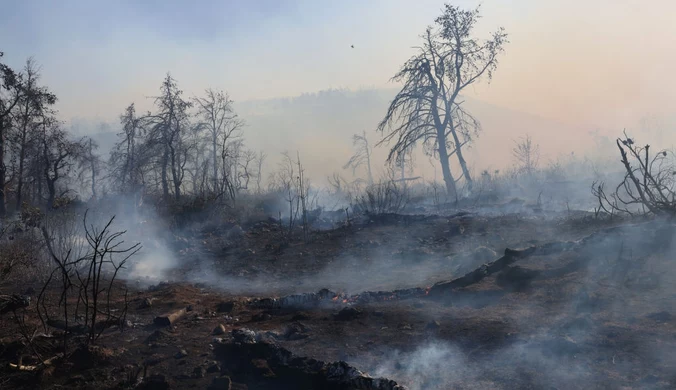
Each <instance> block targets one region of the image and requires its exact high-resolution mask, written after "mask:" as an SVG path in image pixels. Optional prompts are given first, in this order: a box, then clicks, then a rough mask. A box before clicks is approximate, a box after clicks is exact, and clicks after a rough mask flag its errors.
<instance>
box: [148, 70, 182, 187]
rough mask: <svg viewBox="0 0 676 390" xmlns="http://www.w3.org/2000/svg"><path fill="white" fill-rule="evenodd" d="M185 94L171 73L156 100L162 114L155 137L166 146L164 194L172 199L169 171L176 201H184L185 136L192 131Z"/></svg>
mask: <svg viewBox="0 0 676 390" xmlns="http://www.w3.org/2000/svg"><path fill="white" fill-rule="evenodd" d="M182 95H183V91H181V90H180V89H179V88H178V85H177V83H176V80H175V79H174V78H173V77H171V75H169V74H167V76H166V77H165V78H164V81H163V82H162V86H161V87H160V96H157V97H155V105H156V106H157V108H158V112H157V113H156V114H155V115H153V116H152V120H154V124H155V126H154V127H155V130H156V131H154V132H153V133H152V134H155V136H156V137H159V139H158V141H159V143H160V144H161V145H162V149H163V150H162V157H161V162H160V168H161V181H162V193H163V195H164V198H165V199H168V198H169V176H168V173H169V171H170V172H171V182H172V184H173V192H174V198H175V199H176V200H179V199H180V198H181V184H182V182H183V177H184V175H185V164H186V158H185V157H186V156H185V155H186V153H187V151H186V150H185V148H186V145H185V143H184V137H185V133H186V132H187V131H188V129H189V128H190V125H189V123H188V120H189V113H188V109H189V108H190V107H191V106H192V103H191V102H190V101H187V100H185V99H183V96H182Z"/></svg>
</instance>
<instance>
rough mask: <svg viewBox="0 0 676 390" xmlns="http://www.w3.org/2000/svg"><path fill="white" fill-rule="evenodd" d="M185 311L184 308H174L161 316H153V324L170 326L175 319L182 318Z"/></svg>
mask: <svg viewBox="0 0 676 390" xmlns="http://www.w3.org/2000/svg"><path fill="white" fill-rule="evenodd" d="M186 313H187V310H186V309H185V308H183V309H179V310H176V311H174V312H171V313H166V314H163V315H161V316H157V317H155V320H154V321H153V322H154V323H155V325H157V326H171V325H173V324H174V323H175V322H176V321H178V320H180V319H181V318H183V316H184V315H185V314H186Z"/></svg>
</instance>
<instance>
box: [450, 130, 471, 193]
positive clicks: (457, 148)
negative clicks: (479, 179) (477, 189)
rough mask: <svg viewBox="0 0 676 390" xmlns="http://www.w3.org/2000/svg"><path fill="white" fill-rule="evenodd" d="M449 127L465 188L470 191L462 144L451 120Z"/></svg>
mask: <svg viewBox="0 0 676 390" xmlns="http://www.w3.org/2000/svg"><path fill="white" fill-rule="evenodd" d="M450 125H451V134H452V135H453V142H455V154H456V155H457V156H458V162H459V163H460V168H461V169H462V174H463V176H464V177H465V181H466V182H467V187H468V189H469V190H472V176H471V175H470V173H469V169H467V162H466V161H465V158H464V157H463V155H462V145H463V144H462V142H460V138H458V133H457V132H456V131H455V125H454V124H453V119H452V118H451V120H450Z"/></svg>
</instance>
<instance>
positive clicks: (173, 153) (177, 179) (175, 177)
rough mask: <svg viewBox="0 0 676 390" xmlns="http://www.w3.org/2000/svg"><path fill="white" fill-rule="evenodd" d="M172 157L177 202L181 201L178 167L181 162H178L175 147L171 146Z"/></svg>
mask: <svg viewBox="0 0 676 390" xmlns="http://www.w3.org/2000/svg"><path fill="white" fill-rule="evenodd" d="M169 150H170V157H171V178H172V181H173V182H174V197H175V198H176V200H179V199H181V180H180V179H179V177H178V165H180V162H179V161H176V150H174V147H173V146H171V145H169Z"/></svg>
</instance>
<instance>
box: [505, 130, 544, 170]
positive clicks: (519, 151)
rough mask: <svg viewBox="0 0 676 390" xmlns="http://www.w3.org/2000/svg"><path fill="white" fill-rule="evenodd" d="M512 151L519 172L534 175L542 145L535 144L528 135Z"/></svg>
mask: <svg viewBox="0 0 676 390" xmlns="http://www.w3.org/2000/svg"><path fill="white" fill-rule="evenodd" d="M515 143H516V145H515V146H514V149H512V156H513V157H514V159H515V160H516V162H517V165H518V170H519V171H520V172H525V173H526V174H527V175H529V176H530V175H532V174H533V172H535V169H537V166H538V163H539V160H540V145H538V144H534V143H533V139H532V138H531V137H530V135H528V134H526V136H525V137H523V138H521V140H520V141H519V142H515Z"/></svg>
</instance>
